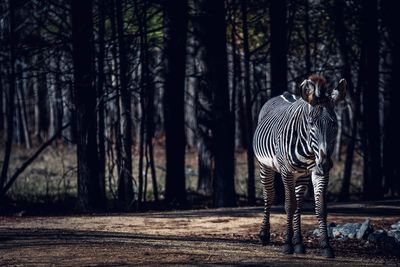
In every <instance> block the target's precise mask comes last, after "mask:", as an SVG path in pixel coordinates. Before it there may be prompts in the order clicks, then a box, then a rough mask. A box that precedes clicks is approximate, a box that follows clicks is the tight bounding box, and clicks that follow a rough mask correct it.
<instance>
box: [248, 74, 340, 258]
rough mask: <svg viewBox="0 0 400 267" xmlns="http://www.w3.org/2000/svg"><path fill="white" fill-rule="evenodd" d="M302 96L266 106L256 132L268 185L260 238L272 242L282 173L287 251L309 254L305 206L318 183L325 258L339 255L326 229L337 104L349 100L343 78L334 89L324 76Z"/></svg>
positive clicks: (304, 87)
mask: <svg viewBox="0 0 400 267" xmlns="http://www.w3.org/2000/svg"><path fill="white" fill-rule="evenodd" d="M300 89H301V97H297V96H294V95H292V94H290V93H284V94H283V95H280V96H277V97H274V98H272V99H270V100H269V101H268V102H267V103H265V105H264V106H263V107H262V109H261V111H260V114H259V118H258V126H257V128H256V130H255V133H254V139H253V147H254V153H255V156H256V157H257V159H258V161H259V164H260V180H261V183H262V185H263V197H264V203H265V208H264V219H263V223H262V226H261V231H260V239H261V241H262V243H263V244H264V245H265V244H267V243H268V242H269V239H270V224H269V215H270V214H269V213H270V207H271V205H272V202H273V200H274V173H275V172H278V173H281V176H282V180H283V184H284V188H285V210H286V213H287V231H286V238H285V244H284V248H283V250H284V252H285V253H293V252H296V253H304V252H305V248H304V245H303V242H302V235H301V221H300V218H301V207H302V202H303V197H304V193H305V191H306V189H307V185H308V184H309V180H310V179H312V182H313V189H314V195H315V206H316V214H317V218H318V223H319V229H320V232H321V239H320V245H321V247H322V249H323V254H324V255H325V256H327V257H334V253H333V250H332V248H331V246H330V245H329V240H328V236H327V228H326V208H325V206H326V201H325V198H326V197H325V195H326V188H327V184H328V181H329V170H330V169H331V167H332V161H331V159H330V156H331V154H332V152H333V148H334V146H335V140H336V134H337V121H336V114H335V111H334V105H335V103H337V102H338V101H340V100H342V99H343V98H344V96H345V90H346V82H345V81H344V80H343V79H342V80H341V81H340V82H339V85H338V86H337V87H336V88H335V89H333V90H328V89H327V88H326V81H325V79H324V78H323V77H321V76H317V75H313V76H310V77H309V78H308V79H307V80H305V81H304V82H303V83H302V84H301V86H300Z"/></svg>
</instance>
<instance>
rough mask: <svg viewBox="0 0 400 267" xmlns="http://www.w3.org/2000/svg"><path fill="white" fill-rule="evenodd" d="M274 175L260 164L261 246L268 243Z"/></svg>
mask: <svg viewBox="0 0 400 267" xmlns="http://www.w3.org/2000/svg"><path fill="white" fill-rule="evenodd" d="M274 174H275V172H274V171H273V170H272V169H270V168H268V167H267V166H265V165H262V164H260V180H261V184H262V186H263V198H264V218H263V222H262V225H261V230H260V234H259V237H260V240H261V243H262V245H263V246H265V245H267V244H268V243H269V241H270V223H269V217H270V210H271V205H272V202H273V201H274V195H275V190H274Z"/></svg>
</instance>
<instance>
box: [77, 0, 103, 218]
mask: <svg viewBox="0 0 400 267" xmlns="http://www.w3.org/2000/svg"><path fill="white" fill-rule="evenodd" d="M71 14H72V20H71V21H72V48H73V52H72V58H73V64H74V90H75V95H74V97H75V99H74V100H75V107H76V124H77V125H76V129H77V160H78V202H79V203H78V205H79V207H80V209H81V210H82V211H87V210H91V209H95V208H100V207H102V206H103V204H104V203H103V199H102V198H101V192H100V184H99V180H98V176H99V159H98V154H97V138H96V130H97V123H96V121H97V120H96V88H95V87H94V86H93V53H94V45H93V22H92V1H90V0H87V1H80V0H71Z"/></svg>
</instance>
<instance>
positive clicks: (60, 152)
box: [0, 144, 362, 202]
mask: <svg viewBox="0 0 400 267" xmlns="http://www.w3.org/2000/svg"><path fill="white" fill-rule="evenodd" d="M33 151H34V149H32V151H28V150H26V149H24V148H20V147H14V148H13V154H12V157H11V164H10V172H9V173H13V172H14V171H15V169H16V168H18V167H19V166H20V165H21V164H22V162H23V161H25V160H26V159H27V158H28V156H29V155H30V154H31V153H32V152H33ZM2 152H3V151H1V152H0V156H1V157H2V155H1V154H2ZM75 154H76V151H75V146H72V145H64V144H57V145H54V146H51V147H49V148H47V149H46V150H45V151H44V152H43V153H42V154H41V155H40V156H39V157H38V158H37V159H36V161H34V162H33V163H32V164H31V165H30V166H29V167H28V168H27V169H26V170H25V171H24V172H23V173H22V174H21V176H20V177H19V178H18V179H17V181H16V183H15V184H14V185H13V187H12V188H11V190H10V192H9V195H10V196H11V197H12V198H13V199H16V200H27V201H33V202H36V201H44V202H54V201H59V200H61V201H62V200H64V199H65V198H67V197H71V196H74V195H76V170H77V169H76V156H75ZM138 157H139V156H138V151H137V150H134V153H133V159H134V160H133V175H134V178H135V182H134V184H135V186H137V177H138ZM155 158H156V162H155V165H156V174H157V181H158V189H159V192H160V194H161V196H162V195H163V191H164V184H165V154H164V149H163V147H162V146H161V144H156V148H155ZM235 160H236V168H235V171H236V180H235V186H236V192H237V193H238V195H239V196H241V197H245V196H246V194H247V160H246V152H245V151H237V152H236V155H235ZM361 162H362V159H361V157H360V156H359V155H356V156H355V164H354V167H353V176H352V181H351V182H352V183H351V188H350V189H351V190H350V191H351V193H352V194H358V193H360V192H361V190H362V167H361ZM343 165H344V162H343V161H342V162H335V163H334V168H333V169H332V171H331V177H330V183H329V192H330V193H331V194H337V193H338V192H339V190H340V186H341V177H342V175H343ZM255 166H256V195H257V197H258V198H261V196H262V188H261V184H260V183H259V182H258V163H257V161H256V160H255ZM115 169H116V168H114V171H113V172H112V173H111V175H107V176H108V177H107V179H106V184H107V191H108V196H109V198H113V197H114V192H115V191H116V179H117V178H116V177H117V174H116V171H115ZM106 173H107V174H109V171H108V170H107V172H106ZM148 173H149V174H148V184H147V194H146V198H147V200H150V201H151V200H152V199H153V190H152V183H151V177H150V171H148ZM186 184H187V188H188V190H190V191H196V187H197V155H196V151H195V150H194V149H189V150H188V151H187V153H186Z"/></svg>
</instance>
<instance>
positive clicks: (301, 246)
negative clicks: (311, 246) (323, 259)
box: [294, 243, 306, 254]
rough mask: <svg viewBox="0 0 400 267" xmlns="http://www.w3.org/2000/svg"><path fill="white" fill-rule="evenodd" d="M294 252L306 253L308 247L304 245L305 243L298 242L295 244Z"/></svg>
mask: <svg viewBox="0 0 400 267" xmlns="http://www.w3.org/2000/svg"><path fill="white" fill-rule="evenodd" d="M294 253H296V254H305V253H306V247H305V246H304V244H303V243H297V244H296V245H294Z"/></svg>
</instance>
